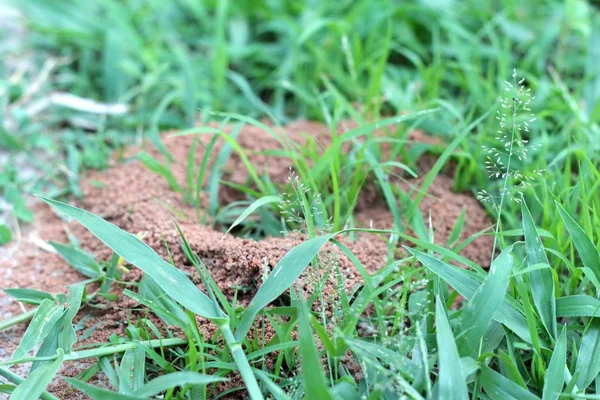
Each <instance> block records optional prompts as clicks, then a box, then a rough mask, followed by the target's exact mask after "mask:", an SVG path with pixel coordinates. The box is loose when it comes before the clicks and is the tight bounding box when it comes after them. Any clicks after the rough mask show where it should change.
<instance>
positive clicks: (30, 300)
mask: <svg viewBox="0 0 600 400" xmlns="http://www.w3.org/2000/svg"><path fill="white" fill-rule="evenodd" d="M4 293H6V294H7V295H9V296H10V297H14V298H15V299H16V300H17V301H20V302H21V303H25V304H34V305H40V304H42V301H44V300H46V299H48V300H52V301H54V297H53V296H52V295H51V294H50V293H46V292H42V291H39V290H35V289H21V288H15V289H4Z"/></svg>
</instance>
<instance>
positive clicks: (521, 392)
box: [479, 365, 539, 400]
mask: <svg viewBox="0 0 600 400" xmlns="http://www.w3.org/2000/svg"><path fill="white" fill-rule="evenodd" d="M479 377H480V380H481V384H482V385H483V388H484V389H485V392H486V393H487V394H488V396H489V397H490V398H491V399H493V400H539V397H537V396H536V395H535V394H533V393H531V392H530V391H528V390H527V389H524V388H522V387H521V386H519V385H518V384H516V383H515V382H513V381H511V380H509V379H507V378H505V377H503V376H502V375H500V374H499V373H497V372H496V371H494V370H492V369H490V368H489V367H487V366H485V365H482V366H481V375H480V376H479Z"/></svg>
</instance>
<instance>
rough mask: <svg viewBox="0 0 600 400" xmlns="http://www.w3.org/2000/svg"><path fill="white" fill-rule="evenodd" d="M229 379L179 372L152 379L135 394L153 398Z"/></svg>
mask: <svg viewBox="0 0 600 400" xmlns="http://www.w3.org/2000/svg"><path fill="white" fill-rule="evenodd" d="M224 381H227V379H225V378H222V377H220V376H212V375H205V374H199V373H197V372H191V371H178V372H173V373H171V374H167V375H163V376H159V377H158V378H154V379H152V380H151V381H150V382H148V383H146V384H145V385H144V386H142V387H141V388H139V389H138V390H137V391H135V392H134V394H135V395H136V396H144V397H151V396H155V395H157V394H159V393H162V392H164V391H166V390H168V389H170V388H173V387H176V386H185V385H187V384H190V385H208V384H209V383H214V382H224Z"/></svg>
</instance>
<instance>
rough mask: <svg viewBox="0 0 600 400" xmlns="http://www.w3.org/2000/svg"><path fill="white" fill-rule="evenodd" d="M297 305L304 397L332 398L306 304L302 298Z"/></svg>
mask: <svg viewBox="0 0 600 400" xmlns="http://www.w3.org/2000/svg"><path fill="white" fill-rule="evenodd" d="M298 307H299V313H298V314H299V315H298V319H299V325H298V336H299V342H300V344H299V348H300V350H299V352H300V365H301V366H302V372H303V378H304V386H305V388H306V398H308V399H323V400H327V399H332V397H331V395H330V394H329V391H328V389H327V381H326V380H325V372H324V371H323V366H322V364H321V357H320V356H319V352H318V351H317V347H316V345H315V339H314V335H313V330H312V329H311V327H310V317H309V315H308V313H309V311H308V306H307V305H306V302H304V300H303V299H302V298H299V301H298Z"/></svg>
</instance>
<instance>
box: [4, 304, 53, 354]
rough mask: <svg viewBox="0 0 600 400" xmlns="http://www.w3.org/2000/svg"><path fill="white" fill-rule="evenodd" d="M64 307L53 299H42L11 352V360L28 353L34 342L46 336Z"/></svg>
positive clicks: (36, 342)
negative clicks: (19, 340) (16, 345)
mask: <svg viewBox="0 0 600 400" xmlns="http://www.w3.org/2000/svg"><path fill="white" fill-rule="evenodd" d="M63 312H64V307H63V305H62V304H60V305H57V304H55V303H54V301H52V300H49V299H46V300H44V301H42V303H41V304H40V306H39V307H38V309H37V311H36V312H35V315H34V316H33V319H32V320H31V323H30V324H29V326H28V327H27V331H25V334H24V335H23V337H22V338H21V342H20V343H19V347H17V349H16V350H15V352H14V353H13V355H12V357H11V360H17V359H19V358H21V357H23V356H24V355H25V354H27V353H29V351H30V350H31V349H33V348H34V347H35V345H36V344H38V343H39V342H41V341H42V340H43V339H45V338H46V336H48V333H50V331H51V330H52V328H53V327H54V324H55V323H56V321H58V319H59V318H60V317H61V316H62V314H63Z"/></svg>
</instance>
